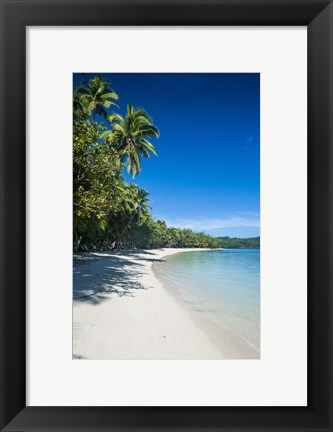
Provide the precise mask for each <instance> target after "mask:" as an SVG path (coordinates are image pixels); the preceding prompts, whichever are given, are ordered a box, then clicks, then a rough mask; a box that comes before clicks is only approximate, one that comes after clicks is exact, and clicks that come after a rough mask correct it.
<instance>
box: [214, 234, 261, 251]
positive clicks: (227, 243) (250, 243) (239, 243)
mask: <svg viewBox="0 0 333 432" xmlns="http://www.w3.org/2000/svg"><path fill="white" fill-rule="evenodd" d="M218 239H219V240H220V245H221V247H222V248H225V249H259V248H260V237H251V238H239V237H233V238H231V237H218Z"/></svg>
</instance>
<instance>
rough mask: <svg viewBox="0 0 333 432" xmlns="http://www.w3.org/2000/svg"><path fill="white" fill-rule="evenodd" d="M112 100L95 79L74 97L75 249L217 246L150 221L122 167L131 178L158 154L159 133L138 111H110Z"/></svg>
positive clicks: (144, 197)
mask: <svg viewBox="0 0 333 432" xmlns="http://www.w3.org/2000/svg"><path fill="white" fill-rule="evenodd" d="M117 100H118V95H117V93H116V92H115V91H114V90H113V89H112V88H111V83H110V82H108V81H105V80H103V79H102V78H101V77H99V76H96V77H94V78H93V79H91V80H89V81H86V80H85V79H83V80H82V83H81V84H80V85H79V86H78V87H77V88H75V90H74V93H73V230H74V236H73V238H74V249H75V250H87V249H91V248H93V249H95V248H97V249H114V248H161V247H209V248H218V247H221V244H222V243H221V239H219V238H214V237H212V236H210V235H207V234H204V233H198V232H194V231H192V230H190V229H178V228H169V227H167V225H166V223H165V222H164V221H161V220H154V219H153V217H152V214H151V208H150V202H151V200H150V196H149V192H148V191H146V190H144V189H142V188H140V187H139V186H137V185H136V184H134V183H128V182H126V181H125V179H124V176H123V171H124V170H125V169H127V171H128V172H129V173H130V174H131V175H132V178H133V179H134V178H135V177H136V176H137V175H138V174H139V173H140V172H141V159H142V158H150V157H151V155H153V156H156V155H157V152H156V149H155V146H154V144H153V142H152V140H155V139H156V138H158V137H159V131H158V128H157V127H156V126H155V125H154V123H153V119H152V118H151V117H150V116H149V114H148V113H147V112H146V111H145V110H144V109H142V108H135V107H133V106H132V105H130V104H129V105H127V110H126V115H125V116H124V117H122V116H121V115H120V114H119V113H117V112H114V111H110V109H111V110H114V109H117V108H118V105H117V104H116V103H115V101H117ZM226 247H227V246H226Z"/></svg>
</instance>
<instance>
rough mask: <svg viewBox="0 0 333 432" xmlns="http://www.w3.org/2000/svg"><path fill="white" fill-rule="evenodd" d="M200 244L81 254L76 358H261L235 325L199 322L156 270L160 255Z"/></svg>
mask: <svg viewBox="0 0 333 432" xmlns="http://www.w3.org/2000/svg"><path fill="white" fill-rule="evenodd" d="M195 250H197V249H172V248H170V249H163V250H146V251H118V252H113V251H112V252H92V253H85V254H78V255H76V256H75V259H74V293H73V297H74V300H73V358H74V359H93V360H99V359H100V360H111V359H121V360H125V359H137V360H146V359H163V360H168V359H232V358H258V357H259V354H258V352H256V351H255V350H253V348H252V347H251V346H250V345H248V344H246V343H244V341H243V340H241V339H240V338H239V337H238V336H237V335H235V334H234V333H232V332H231V331H230V330H228V329H226V328H223V327H221V326H219V325H217V324H215V323H213V322H208V321H206V320H202V322H200V323H198V322H195V320H194V319H193V317H192V316H191V314H190V313H189V311H187V310H186V309H185V308H183V307H182V305H181V304H180V303H179V302H178V301H177V300H176V299H175V298H174V297H173V296H172V295H171V294H170V293H169V292H168V291H167V290H166V289H165V287H163V286H162V284H161V282H160V281H159V280H158V279H157V278H156V276H155V275H154V273H153V271H152V264H153V262H154V261H156V260H161V259H163V258H164V257H166V256H167V255H170V254H174V253H180V252H184V251H195ZM200 250H202V249H200ZM205 321H206V322H205Z"/></svg>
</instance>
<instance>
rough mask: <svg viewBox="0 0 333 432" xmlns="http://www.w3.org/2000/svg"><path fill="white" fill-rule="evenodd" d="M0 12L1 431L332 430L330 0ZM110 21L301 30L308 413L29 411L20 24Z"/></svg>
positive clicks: (62, 6)
mask: <svg viewBox="0 0 333 432" xmlns="http://www.w3.org/2000/svg"><path fill="white" fill-rule="evenodd" d="M0 5H1V93H0V95H1V127H0V131H1V158H0V161H1V207H0V208H1V236H0V238H1V260H0V263H1V272H0V275H1V349H0V352H1V378H0V379H1V394H0V398H1V401H0V403H1V406H0V408H1V419H0V422H1V423H0V428H1V430H2V431H74V430H75V431H143V430H147V431H148V430H159V431H162V430H163V431H180V430H182V431H194V430H195V431H213V430H214V431H217V430H219V431H273V430H274V431H275V432H277V431H285V432H287V431H304V432H305V431H313V432H319V431H320V432H323V431H332V430H333V429H332V346H333V345H332V315H333V307H332V216H333V215H332V166H333V164H332V162H333V160H332V117H333V111H332V34H333V33H332V29H333V26H332V11H333V9H332V1H330V0H264V1H262V0H233V1H232V0H231V1H230V0H206V1H205V0H188V1H186V0H181V1H177V2H176V1H173V0H171V1H166V0H160V1H158V0H155V1H144V0H138V1H129V0H122V1H119V0H115V1H113V0H95V1H93V0H63V1H54V0H44V1H39V0H0ZM106 25H113V26H114V25H147V26H151V25H157V26H163V25H184V26H189V25H206V26H210V25H215V26H219V25H221V26H229V25H233V26H262V25H263V26H295V25H296V26H307V33H308V71H307V72H308V405H307V407H37V406H34V407H29V406H28V407H27V406H26V360H25V355H26V312H25V301H26V251H25V248H26V240H25V238H26V219H25V205H26V193H25V183H26V168H25V164H26V147H25V146H26V144H25V137H26V130H25V120H24V119H25V118H26V114H27V113H26V108H25V91H26V76H25V70H26V39H25V38H26V27H27V26H106ZM14 114H15V115H14ZM295 246H296V247H297V245H291V247H295ZM65 391H66V389H65V388H64V392H65ZM175 391H176V389H175ZM286 391H287V389H286Z"/></svg>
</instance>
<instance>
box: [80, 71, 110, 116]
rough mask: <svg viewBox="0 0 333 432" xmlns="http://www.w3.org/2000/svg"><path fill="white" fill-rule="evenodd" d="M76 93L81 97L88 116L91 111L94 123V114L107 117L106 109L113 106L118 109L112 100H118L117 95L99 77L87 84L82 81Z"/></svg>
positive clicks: (106, 82)
mask: <svg viewBox="0 0 333 432" xmlns="http://www.w3.org/2000/svg"><path fill="white" fill-rule="evenodd" d="M77 93H78V94H80V95H81V98H82V100H83V101H84V103H85V105H86V107H87V110H88V113H89V115H90V114H91V112H92V111H93V120H94V121H95V117H96V114H99V115H103V116H104V118H107V117H108V113H107V111H106V110H107V109H108V108H110V106H112V105H114V106H116V107H118V105H117V104H116V103H114V102H113V100H117V99H118V95H117V93H115V92H114V90H112V89H111V88H110V82H109V81H104V80H103V79H102V78H101V77H98V76H96V77H95V78H92V79H91V80H90V81H89V83H87V82H86V81H83V82H82V84H81V86H80V87H78V89H77Z"/></svg>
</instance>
